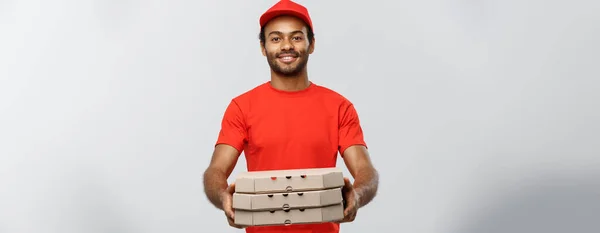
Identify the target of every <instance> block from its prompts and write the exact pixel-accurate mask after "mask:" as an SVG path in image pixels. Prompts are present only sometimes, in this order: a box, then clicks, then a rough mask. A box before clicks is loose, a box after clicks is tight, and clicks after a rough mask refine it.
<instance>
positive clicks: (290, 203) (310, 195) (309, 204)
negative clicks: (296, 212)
mask: <svg viewBox="0 0 600 233" xmlns="http://www.w3.org/2000/svg"><path fill="white" fill-rule="evenodd" d="M342 201H343V198H342V189H341V188H334V189H327V190H318V191H307V192H292V193H274V194H242V193H234V194H233V208H234V209H240V210H252V211H262V210H289V209H299V208H316V207H322V206H329V205H335V204H339V203H342Z"/></svg>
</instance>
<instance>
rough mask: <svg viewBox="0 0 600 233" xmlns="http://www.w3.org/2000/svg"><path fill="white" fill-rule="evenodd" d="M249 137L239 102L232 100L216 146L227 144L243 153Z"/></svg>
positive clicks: (223, 120) (226, 111)
mask: <svg viewBox="0 0 600 233" xmlns="http://www.w3.org/2000/svg"><path fill="white" fill-rule="evenodd" d="M247 135H248V134H247V130H246V121H245V118H244V114H243V112H242V110H241V108H240V106H239V105H238V104H237V102H236V101H235V100H232V101H231V102H230V103H229V105H228V106H227V109H225V113H224V114H223V119H222V121H221V130H220V131H219V136H218V138H217V142H216V143H215V146H216V145H218V144H227V145H230V146H233V147H235V148H236V149H237V150H238V151H239V152H240V153H241V152H242V151H243V149H244V144H245V143H246V142H247V141H248V136H247Z"/></svg>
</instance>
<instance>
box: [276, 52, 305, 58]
mask: <svg viewBox="0 0 600 233" xmlns="http://www.w3.org/2000/svg"><path fill="white" fill-rule="evenodd" d="M288 54H289V55H292V56H295V57H299V56H300V53H299V52H296V51H288V52H281V53H277V54H276V56H277V57H279V56H281V55H288Z"/></svg>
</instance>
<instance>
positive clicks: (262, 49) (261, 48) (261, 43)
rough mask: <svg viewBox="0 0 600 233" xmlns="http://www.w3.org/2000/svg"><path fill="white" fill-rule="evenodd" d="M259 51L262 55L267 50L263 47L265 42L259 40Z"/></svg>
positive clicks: (265, 53)
mask: <svg viewBox="0 0 600 233" xmlns="http://www.w3.org/2000/svg"><path fill="white" fill-rule="evenodd" d="M260 52H261V53H262V55H263V56H267V50H266V49H265V43H263V42H260Z"/></svg>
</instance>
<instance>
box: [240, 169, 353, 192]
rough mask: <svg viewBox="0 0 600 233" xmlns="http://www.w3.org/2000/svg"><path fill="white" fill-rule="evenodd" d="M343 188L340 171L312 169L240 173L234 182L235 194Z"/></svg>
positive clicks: (342, 178)
mask: <svg viewBox="0 0 600 233" xmlns="http://www.w3.org/2000/svg"><path fill="white" fill-rule="evenodd" d="M342 186H344V177H343V173H342V170H341V169H339V168H336V167H333V168H312V169H293V170H272V171H258V172H257V171H255V172H244V173H240V174H239V175H238V176H237V178H236V181H235V192H236V193H249V194H258V193H283V192H298V191H316V190H323V189H331V188H338V187H342Z"/></svg>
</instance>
